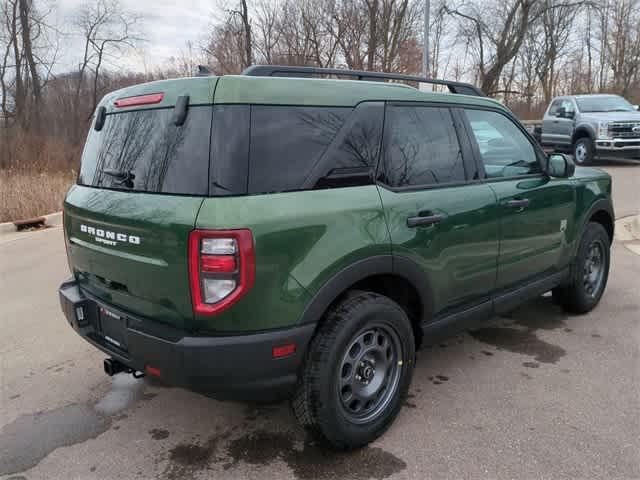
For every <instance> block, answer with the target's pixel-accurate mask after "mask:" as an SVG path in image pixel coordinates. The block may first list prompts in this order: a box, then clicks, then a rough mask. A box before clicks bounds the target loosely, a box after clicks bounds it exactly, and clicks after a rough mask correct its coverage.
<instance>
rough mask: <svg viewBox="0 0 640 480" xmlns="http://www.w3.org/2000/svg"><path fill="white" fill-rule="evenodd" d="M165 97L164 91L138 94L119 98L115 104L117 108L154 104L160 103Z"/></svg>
mask: <svg viewBox="0 0 640 480" xmlns="http://www.w3.org/2000/svg"><path fill="white" fill-rule="evenodd" d="M163 98H164V93H149V94H147V95H136V96H135V97H125V98H119V99H118V100H116V101H115V102H113V104H114V105H115V106H116V107H117V108H123V107H136V106H138V105H153V104H154V103H160V102H161V101H162V99H163Z"/></svg>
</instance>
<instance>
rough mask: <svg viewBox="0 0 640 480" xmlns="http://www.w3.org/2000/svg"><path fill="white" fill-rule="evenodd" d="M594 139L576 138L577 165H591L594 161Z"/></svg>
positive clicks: (574, 147) (575, 157)
mask: <svg viewBox="0 0 640 480" xmlns="http://www.w3.org/2000/svg"><path fill="white" fill-rule="evenodd" d="M593 156H594V147H593V141H592V140H591V139H590V138H589V137H582V138H579V139H578V140H576V143H575V144H574V145H573V158H574V159H575V162H576V164H577V165H589V164H590V163H591V162H592V161H593Z"/></svg>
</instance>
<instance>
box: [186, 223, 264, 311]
mask: <svg viewBox="0 0 640 480" xmlns="http://www.w3.org/2000/svg"><path fill="white" fill-rule="evenodd" d="M254 277H255V250H254V246H253V235H252V234H251V230H247V229H241V230H193V231H192V232H191V233H190V234H189V282H190V286H191V299H192V303H193V311H194V312H195V313H197V314H202V315H214V314H217V313H220V312H222V311H224V310H226V309H227V308H229V307H230V306H231V305H233V304H234V303H236V302H237V301H238V300H240V298H241V297H242V296H243V295H245V294H246V293H247V292H248V291H249V290H250V289H251V287H252V286H253V281H254Z"/></svg>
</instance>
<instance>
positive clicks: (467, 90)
mask: <svg viewBox="0 0 640 480" xmlns="http://www.w3.org/2000/svg"><path fill="white" fill-rule="evenodd" d="M242 75H248V76H250V77H313V76H316V75H319V76H321V75H342V76H345V77H355V79H356V80H371V81H384V80H402V81H405V82H421V83H431V84H433V85H445V86H447V87H448V88H449V91H450V92H451V93H458V94H462V95H475V96H478V97H484V96H486V95H485V94H484V93H483V92H482V90H480V89H479V88H478V87H476V86H475V85H472V84H470V83H463V82H455V81H449V80H440V79H437V78H424V77H417V76H414V75H404V74H402V73H382V72H367V71H364V70H345V69H341V68H319V67H293V66H287V65H252V66H250V67H249V68H247V69H245V71H244V72H242Z"/></svg>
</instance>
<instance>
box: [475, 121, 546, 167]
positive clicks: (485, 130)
mask: <svg viewBox="0 0 640 480" xmlns="http://www.w3.org/2000/svg"><path fill="white" fill-rule="evenodd" d="M465 114H466V116H467V119H468V120H469V123H470V124H471V130H472V132H473V136H474V139H475V141H476V143H477V145H478V150H479V151H480V157H481V159H482V162H483V163H484V169H485V172H486V174H487V177H489V178H494V177H513V176H519V175H528V174H533V173H540V172H541V168H540V163H539V162H538V157H537V155H536V151H535V149H534V147H533V145H532V144H531V142H530V141H529V139H528V138H527V136H526V135H525V134H524V133H522V131H521V130H520V129H519V128H518V126H517V125H516V124H515V123H513V121H512V120H510V119H509V118H508V117H506V116H505V115H502V114H500V113H498V112H493V111H488V110H472V109H465Z"/></svg>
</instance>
